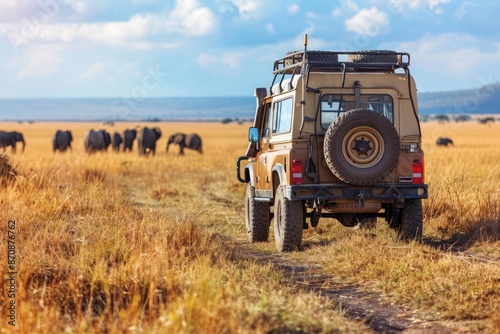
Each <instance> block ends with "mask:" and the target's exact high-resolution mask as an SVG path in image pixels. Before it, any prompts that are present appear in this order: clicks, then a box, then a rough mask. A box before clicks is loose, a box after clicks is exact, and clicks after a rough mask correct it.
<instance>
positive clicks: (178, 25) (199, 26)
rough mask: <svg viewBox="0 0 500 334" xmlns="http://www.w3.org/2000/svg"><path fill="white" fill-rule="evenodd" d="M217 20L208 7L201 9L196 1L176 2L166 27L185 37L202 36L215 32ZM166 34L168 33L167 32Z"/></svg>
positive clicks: (182, 0) (184, 0)
mask: <svg viewBox="0 0 500 334" xmlns="http://www.w3.org/2000/svg"><path fill="white" fill-rule="evenodd" d="M216 25H217V18H216V16H215V14H214V13H213V12H212V11H211V10H210V9H209V8H208V7H201V6H199V5H198V2H197V1H196V0H177V5H176V7H175V9H174V10H173V11H172V13H171V14H170V16H169V18H168V20H167V22H166V27H167V29H168V30H170V31H174V32H176V33H182V34H184V35H187V36H203V35H207V34H209V33H211V32H213V31H214V30H215V27H216ZM167 32H168V31H167Z"/></svg>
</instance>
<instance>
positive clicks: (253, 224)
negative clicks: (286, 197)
mask: <svg viewBox="0 0 500 334" xmlns="http://www.w3.org/2000/svg"><path fill="white" fill-rule="evenodd" d="M269 213H270V210H269V203H267V202H258V201H256V200H255V187H254V186H252V185H250V183H249V184H248V186H247V192H246V200H245V223H246V228H247V238H248V241H250V242H262V241H267V239H268V238H269V225H270V222H271V220H270V218H269V217H270V214H269Z"/></svg>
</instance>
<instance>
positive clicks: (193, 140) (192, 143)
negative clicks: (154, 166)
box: [167, 133, 203, 155]
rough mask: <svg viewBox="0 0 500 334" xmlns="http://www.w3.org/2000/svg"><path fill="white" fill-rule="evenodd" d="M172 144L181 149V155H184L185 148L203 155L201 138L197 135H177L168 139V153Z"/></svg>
mask: <svg viewBox="0 0 500 334" xmlns="http://www.w3.org/2000/svg"><path fill="white" fill-rule="evenodd" d="M170 144H177V145H179V147H180V152H179V155H184V148H189V149H191V150H195V151H198V152H199V153H203V148H202V141H201V137H200V136H198V135H197V134H196V133H193V134H190V135H187V134H185V133H176V134H173V135H171V136H170V137H169V138H168V143H167V153H168V147H169V146H170Z"/></svg>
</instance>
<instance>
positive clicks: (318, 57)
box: [285, 51, 339, 66]
mask: <svg viewBox="0 0 500 334" xmlns="http://www.w3.org/2000/svg"><path fill="white" fill-rule="evenodd" d="M296 52H299V51H290V52H287V53H286V57H288V58H286V59H285V66H290V65H292V64H296V63H300V62H301V61H303V60H304V59H303V58H304V53H299V54H296V55H294V56H291V55H292V54H294V53H296ZM307 59H309V60H310V61H322V62H333V63H337V62H338V61H339V58H338V55H337V54H336V53H333V52H328V51H307Z"/></svg>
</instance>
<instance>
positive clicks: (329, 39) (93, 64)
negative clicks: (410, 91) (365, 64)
mask: <svg viewBox="0 0 500 334" xmlns="http://www.w3.org/2000/svg"><path fill="white" fill-rule="evenodd" d="M499 12H500V1H497V0H484V1H480V0H478V1H466V0H464V1H459V0H385V1H382V0H359V1H354V0H345V1H342V0H341V1H324V0H295V1H285V0H273V1H269V0H211V1H208V0H207V1H206V0H175V1H174V0H170V1H160V0H15V1H14V0H10V1H2V2H1V4H0V66H2V71H1V73H2V75H1V76H0V87H1V89H0V98H19V97H21V98H22V97H123V98H127V97H136V98H143V97H159V96H162V97H163V96H247V95H250V96H251V95H253V90H254V88H255V87H266V86H268V85H269V83H270V80H271V78H272V74H271V71H272V65H273V61H274V60H275V59H277V58H280V57H282V56H283V55H284V54H285V52H286V51H290V50H297V49H302V48H303V46H302V41H303V36H304V34H306V33H307V34H308V36H309V46H308V48H309V49H310V50H312V49H317V50H342V51H345V50H364V49H390V50H396V51H402V52H403V51H404V52H409V53H411V56H412V58H411V71H412V74H413V75H414V76H415V78H416V80H417V86H418V89H419V91H421V92H432V91H448V90H455V89H468V88H476V87H480V86H482V85H485V84H489V83H494V82H498V81H500V66H499V64H500V23H499V19H498V13H499Z"/></svg>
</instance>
